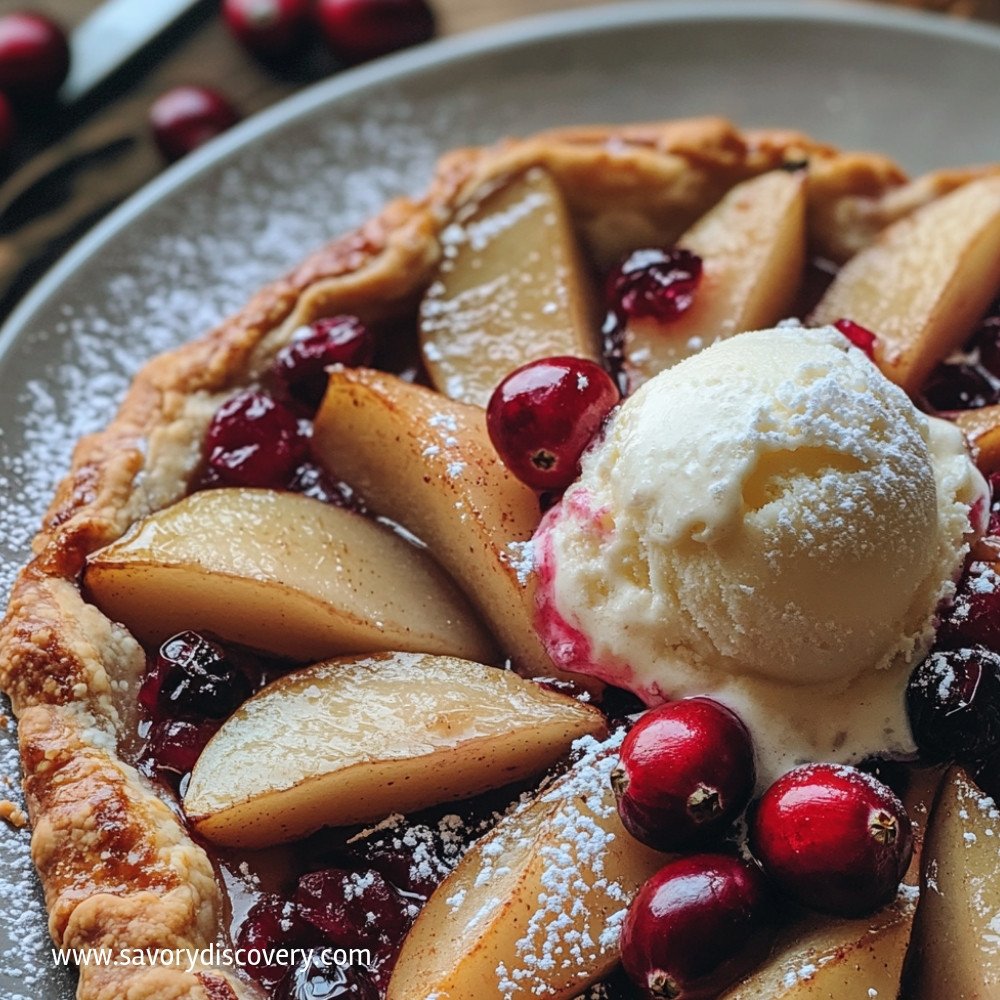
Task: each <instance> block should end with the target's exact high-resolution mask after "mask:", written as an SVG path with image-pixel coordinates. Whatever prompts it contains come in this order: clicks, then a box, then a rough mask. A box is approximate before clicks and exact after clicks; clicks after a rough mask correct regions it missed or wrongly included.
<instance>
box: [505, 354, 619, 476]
mask: <svg viewBox="0 0 1000 1000" xmlns="http://www.w3.org/2000/svg"><path fill="white" fill-rule="evenodd" d="M620 398H621V397H620V394H619V392H618V387H617V386H616V385H615V383H614V381H613V380H612V378H611V376H610V375H608V373H607V372H606V371H605V370H604V369H603V368H601V366H600V365H598V364H596V363H595V362H593V361H589V360H587V359H586V358H574V357H566V356H559V357H552V358H542V359H541V360H539V361H530V362H528V364H526V365H522V366H521V367H520V368H517V369H515V370H514V371H512V372H511V373H510V374H509V375H508V376H507V377H506V378H505V379H504V380H503V381H502V382H501V383H500V384H499V385H498V386H497V387H496V389H494V390H493V395H492V396H491V397H490V401H489V405H488V406H487V408H486V428H487V430H488V431H489V435H490V440H491V441H492V442H493V447H494V448H496V450H497V453H498V454H499V456H500V458H501V460H502V461H503V463H504V465H506V466H507V468H508V469H510V471H511V472H512V473H513V474H514V475H515V476H517V478H518V479H520V480H521V482H523V483H525V484H526V485H528V486H530V487H531V488H532V489H535V490H558V491H562V490H564V489H566V487H567V486H569V484H570V483H571V482H573V480H574V479H576V477H577V476H578V475H579V474H580V458H581V457H582V455H583V453H584V451H585V450H586V449H587V447H588V446H589V445H590V443H591V441H592V440H593V439H594V437H595V436H596V435H597V433H598V432H599V431H600V429H601V427H602V426H603V424H604V421H605V419H606V418H607V416H608V414H609V413H610V412H611V410H612V409H614V407H615V406H616V405H617V404H618V401H619V399H620Z"/></svg>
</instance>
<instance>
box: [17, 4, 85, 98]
mask: <svg viewBox="0 0 1000 1000" xmlns="http://www.w3.org/2000/svg"><path fill="white" fill-rule="evenodd" d="M68 72H69V44H68V42H67V41H66V34H65V32H64V31H63V30H62V28H60V27H59V25H58V24H56V22H55V21H53V20H52V19H51V18H48V17H46V16H45V15H44V14H36V13H34V12H30V11H23V12H17V13H12V14H5V15H4V16H2V17H0V90H2V91H3V92H4V93H5V94H7V95H8V96H9V97H11V98H12V99H14V100H16V101H22V100H47V99H49V98H51V97H54V96H55V94H56V91H58V90H59V88H60V87H61V86H62V84H63V81H64V80H65V79H66V74H67V73H68Z"/></svg>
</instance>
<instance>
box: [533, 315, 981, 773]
mask: <svg viewBox="0 0 1000 1000" xmlns="http://www.w3.org/2000/svg"><path fill="white" fill-rule="evenodd" d="M987 496H988V493H987V487H986V484H985V482H984V481H983V479H982V477H981V476H980V475H979V473H978V472H977V471H976V469H975V467H974V466H973V464H972V462H971V461H970V460H969V458H968V457H967V455H966V451H965V447H964V442H963V438H962V435H961V433H960V432H959V430H958V429H957V428H955V427H954V426H953V425H951V424H949V423H946V422H945V421H941V420H937V419H933V418H929V417H927V416H925V415H924V414H922V413H921V412H920V411H918V410H917V409H916V408H915V407H914V406H913V404H912V403H911V402H910V400H909V399H908V397H907V396H906V395H905V393H904V392H903V391H902V390H900V389H899V388H898V387H896V386H895V385H893V384H892V383H891V382H889V381H888V380H887V379H886V378H885V377H884V376H883V375H882V374H881V372H880V371H879V370H878V368H877V367H876V366H875V365H874V364H872V362H871V361H870V360H869V359H868V358H867V357H866V356H865V355H864V354H863V353H862V352H861V351H859V350H857V349H856V348H853V347H851V346H850V344H849V343H848V341H847V340H846V338H844V337H843V336H842V335H841V334H840V333H839V332H837V331H836V330H835V329H833V328H825V329H821V330H806V329H802V328H797V327H784V328H779V329H776V330H762V331H758V332H755V333H747V334H741V335H740V336H737V337H733V338H731V339H729V340H725V341H721V342H719V343H717V344H715V345H714V346H712V347H710V348H708V349H707V350H705V351H703V352H701V353H700V354H697V355H696V356H694V357H692V358H690V359H688V360H686V361H684V362H683V363H681V364H679V365H677V366H676V367H674V368H672V369H670V370H668V371H666V372H663V373H662V374H660V375H658V376H657V377H656V378H654V379H652V380H651V381H649V382H648V383H646V384H645V385H644V386H642V387H641V388H640V389H639V390H638V391H637V392H636V393H635V395H633V396H632V397H631V398H629V399H627V400H626V401H625V402H624V403H623V404H622V406H621V407H620V409H619V410H618V411H617V413H616V414H615V415H614V416H613V417H612V419H611V421H610V424H609V426H608V429H607V433H606V436H605V438H604V439H603V441H601V442H600V443H598V444H597V445H595V447H593V448H592V449H591V450H590V452H589V453H588V454H587V455H586V456H585V457H584V461H583V467H582V474H581V476H580V479H579V480H578V481H577V483H576V484H574V485H573V486H572V487H571V488H570V490H569V491H568V492H567V493H566V495H565V496H564V498H563V500H562V501H561V503H560V504H559V505H558V506H556V507H555V508H553V510H551V511H550V512H549V514H548V515H547V516H546V518H545V520H544V521H543V523H542V526H541V527H540V529H539V532H538V534H537V535H536V541H535V547H536V560H537V562H538V565H539V569H540V581H541V583H540V614H539V624H540V629H541V631H542V634H543V638H544V640H545V642H546V645H547V646H548V648H549V651H550V653H551V654H552V656H553V658H554V660H555V661H556V663H557V665H558V666H560V667H563V668H564V669H570V670H578V671H583V672H587V673H591V674H594V675H597V676H599V677H601V678H603V679H605V680H607V681H609V682H610V683H612V684H616V685H618V686H621V687H626V688H629V689H631V690H633V691H634V692H636V693H637V694H639V695H640V696H641V697H642V698H643V699H644V700H645V701H647V703H649V704H655V703H657V702H660V701H663V700H667V699H673V698H677V697H684V696H688V695H695V694H699V695H710V696H713V697H715V698H717V699H718V700H720V701H722V702H723V703H725V704H728V705H729V706H730V707H731V708H733V709H734V710H735V711H737V712H738V713H739V714H740V715H741V716H742V717H743V719H744V721H745V722H746V723H747V725H748V726H749V727H750V730H751V732H752V733H753V734H754V737H755V741H756V745H757V752H758V767H759V772H760V777H761V781H762V783H766V782H769V781H770V780H772V779H773V778H775V777H777V776H778V775H779V774H781V773H783V772H784V771H786V770H788V769H789V768H790V767H792V766H794V765H795V764H797V763H801V762H804V761H812V760H832V761H843V762H849V761H856V760H858V759H860V758H863V757H865V756H867V755H870V754H873V753H888V754H893V755H905V754H908V753H911V752H912V751H913V750H914V744H913V740H912V736H911V734H910V729H909V725H908V722H907V717H906V710H905V702H904V697H905V689H906V684H907V680H908V677H909V674H910V671H911V668H912V667H913V666H914V665H915V664H916V663H917V662H919V660H920V659H922V658H923V657H924V656H925V655H926V653H927V651H928V649H929V647H930V645H931V642H932V639H933V635H934V625H935V616H936V611H937V608H938V606H939V604H940V603H941V601H942V599H944V598H947V597H949V596H950V595H951V594H952V593H953V591H954V585H955V581H956V579H957V577H958V575H959V573H960V571H961V567H962V562H963V557H964V556H965V554H966V552H967V551H968V545H969V543H970V541H971V539H972V536H973V534H974V529H973V528H972V522H973V521H975V520H977V519H981V518H982V516H984V515H985V513H986V511H987V509H988V501H987V500H986V498H987Z"/></svg>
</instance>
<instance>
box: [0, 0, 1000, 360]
mask: <svg viewBox="0 0 1000 1000" xmlns="http://www.w3.org/2000/svg"><path fill="white" fill-rule="evenodd" d="M747 20H753V21H792V22H799V23H802V22H808V23H812V24H824V23H827V24H838V25H839V24H845V23H846V24H855V25H859V26H862V27H864V26H871V27H875V28H879V29H883V30H890V31H902V32H905V33H910V34H915V35H922V36H933V37H939V38H940V37H946V38H949V39H957V40H959V41H962V42H965V43H968V44H972V45H979V46H982V47H984V48H994V49H997V50H998V51H1000V27H996V26H994V25H992V24H989V23H987V22H982V21H964V20H959V19H956V18H952V17H949V16H947V15H944V14H939V13H931V12H926V11H914V10H910V9H905V8H897V7H889V6H881V5H877V4H876V3H873V2H871V0H808V2H802V0H712V3H711V4H706V3H705V0H626V2H623V3H602V4H599V5H597V6H593V7H576V8H570V9H569V10H562V11H556V12H550V13H545V14H537V15H532V16H529V17H523V18H517V19H515V20H512V21H507V22H503V23H501V24H497V25H491V26H489V27H486V28H481V29H478V30H475V31H470V32H465V33H462V34H459V35H455V36H450V37H447V38H441V39H437V40H435V41H431V42H427V43H424V44H423V45H419V46H416V47H414V48H412V49H409V50H407V51H404V52H399V53H396V54H394V55H391V56H387V57H384V58H382V59H376V60H374V61H373V62H371V63H368V64H366V65H362V66H358V67H354V68H351V69H347V70H344V71H342V72H338V73H335V74H333V75H332V76H330V77H327V78H326V79H323V80H319V81H317V82H316V83H313V84H311V85H310V86H308V87H306V88H304V89H303V90H301V91H298V92H297V93H294V94H291V95H289V96H288V97H285V98H283V99H282V100H280V101H278V102H277V103H275V104H273V105H271V106H270V107H268V108H264V109H262V110H261V111H259V112H257V113H256V114H254V115H251V116H250V117H249V118H247V119H245V120H244V121H243V122H241V123H239V124H238V125H236V126H234V127H233V128H232V129H230V130H229V131H227V132H226V133H224V134H223V135H221V136H219V137H218V138H217V139H215V140H214V141H212V142H211V143H208V144H207V145H206V146H204V147H202V148H201V149H198V150H195V151H194V152H193V153H191V154H189V155H188V156H186V157H184V158H183V159H182V160H181V161H179V162H178V163H175V164H173V165H172V166H170V167H168V168H167V169H166V170H164V171H163V172H162V173H161V174H159V175H157V176H156V177H154V178H152V179H150V180H149V181H148V182H147V183H146V184H144V185H143V186H142V187H141V188H139V189H138V190H137V191H135V192H134V193H133V194H131V195H130V196H129V197H128V198H126V200H125V201H124V202H122V204H121V205H119V206H117V207H116V208H115V209H113V210H112V211H111V212H110V213H109V214H108V215H107V216H106V217H105V218H104V219H102V220H101V221H100V222H98V223H97V224H96V225H95V226H94V227H93V228H92V229H90V230H89V231H88V232H87V233H85V234H84V235H83V236H82V237H80V239H78V240H77V241H76V242H75V243H74V244H73V245H72V246H71V247H70V248H69V249H68V250H67V251H66V252H65V253H64V254H63V255H62V256H61V257H60V258H59V259H58V260H57V261H56V262H55V263H54V264H53V265H52V266H51V267H50V268H49V269H48V270H47V271H46V272H45V273H44V274H43V275H42V276H41V277H40V278H39V279H38V281H37V282H36V283H35V284H34V285H33V286H32V287H31V288H30V289H29V290H28V292H27V293H26V294H25V295H24V296H23V297H22V298H21V300H20V301H19V302H18V303H17V304H16V305H15V307H14V308H13V310H12V311H11V312H10V314H9V315H8V316H7V318H6V319H5V320H4V321H3V324H2V326H0V366H3V365H5V364H6V363H7V362H8V360H9V355H10V354H11V352H12V350H13V349H14V348H15V347H16V346H17V343H18V341H19V338H20V337H21V335H22V334H23V333H24V331H25V330H27V328H28V327H29V325H30V323H31V320H32V318H33V316H34V315H35V314H36V313H38V312H40V311H41V310H42V309H43V308H44V306H45V305H46V304H47V303H48V302H49V300H50V299H51V298H52V297H53V296H54V295H55V294H56V293H57V292H58V289H59V288H60V286H62V285H63V284H64V283H65V282H67V281H68V280H70V279H71V278H72V276H73V274H74V273H75V271H76V270H77V269H78V268H79V267H81V266H82V265H83V264H84V263H85V262H86V261H87V260H88V259H89V258H90V257H92V256H93V255H94V254H95V253H96V252H98V251H99V250H100V248H101V247H102V246H104V245H105V244H106V243H108V242H109V241H110V240H111V239H113V238H114V237H115V236H116V235H117V234H118V233H120V232H121V231H122V230H124V229H126V228H127V227H128V226H130V225H131V224H132V223H134V222H135V221H136V220H137V219H138V218H139V217H140V216H142V215H143V214H144V213H145V212H147V211H149V210H151V209H153V208H155V207H156V206H157V205H158V204H159V203H160V202H162V201H164V200H166V199H167V198H168V197H170V196H171V195H172V194H174V193H175V192H177V191H179V190H180V189H182V188H183V187H185V186H186V185H188V184H190V183H192V182H194V181H196V180H197V179H198V178H199V177H201V176H202V175H204V174H207V173H208V172H209V171H211V170H213V169H214V168H215V167H217V166H219V165H220V164H222V163H223V162H224V161H225V160H227V159H229V158H231V157H235V156H236V155H238V154H239V153H240V152H241V151H242V150H244V149H246V148H248V147H251V146H253V145H254V144H255V143H257V142H259V141H261V140H262V139H263V138H265V137H266V136H267V135H269V134H271V133H272V132H275V131H278V130H279V129H280V128H282V127H284V126H286V125H289V124H292V123H293V122H295V121H297V120H299V119H301V118H304V117H307V116H308V115H310V114H312V113H313V112H314V111H317V110H319V109H320V108H322V107H324V106H327V105H330V104H334V103H335V102H337V101H339V100H343V99H345V98H347V97H351V96H355V95H357V94H360V93H363V92H364V91H365V90H366V89H369V88H374V87H377V86H383V85H385V84H391V83H393V82H397V81H400V80H405V79H406V78H407V77H409V76H414V75H419V74H420V73H421V72H425V71H428V70H433V69H438V68H441V67H442V66H446V65H448V64H449V63H454V62H459V61H461V60H465V59H470V58H474V57H476V56H483V55H488V54H495V53H502V52H505V51H508V50H510V49H517V48H520V47H524V46H526V45H534V44H544V43H546V42H550V41H553V40H557V39H559V38H573V37H578V36H582V35H588V34H594V33H598V32H600V31H601V30H606V29H607V28H608V27H614V28H616V29H617V28H621V27H625V28H627V27H633V26H636V25H642V24H650V25H661V24H665V23H670V22H675V21H685V22H697V21H703V22H706V23H710V24H711V23H720V22H724V21H747Z"/></svg>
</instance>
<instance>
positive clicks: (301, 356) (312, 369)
mask: <svg viewBox="0 0 1000 1000" xmlns="http://www.w3.org/2000/svg"><path fill="white" fill-rule="evenodd" d="M374 356H375V339H374V338H373V337H372V335H371V333H369V331H368V328H367V327H366V326H365V325H364V324H363V323H362V322H361V320H359V319H358V318H357V317H356V316H334V317H332V318H330V319H318V320H316V321H315V322H314V323H311V324H310V325H309V326H304V327H302V329H301V330H298V331H297V332H296V333H295V335H294V336H293V337H292V340H291V343H289V344H286V345H285V346H284V347H283V348H282V349H281V350H280V351H279V352H278V356H277V358H276V359H275V362H274V373H275V375H276V377H277V378H278V381H279V382H281V383H282V384H283V385H284V387H285V389H286V390H287V392H288V394H289V395H290V396H291V397H292V398H293V399H295V400H297V401H298V402H300V403H302V404H303V405H305V406H306V407H308V408H309V409H310V410H311V411H313V412H315V410H316V409H317V408H318V407H319V404H320V402H321V401H322V399H323V394H324V393H325V392H326V382H327V375H326V372H327V369H328V368H329V367H330V366H331V365H348V366H349V367H351V368H357V367H360V366H363V365H370V364H371V363H372V358H373V357H374Z"/></svg>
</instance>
